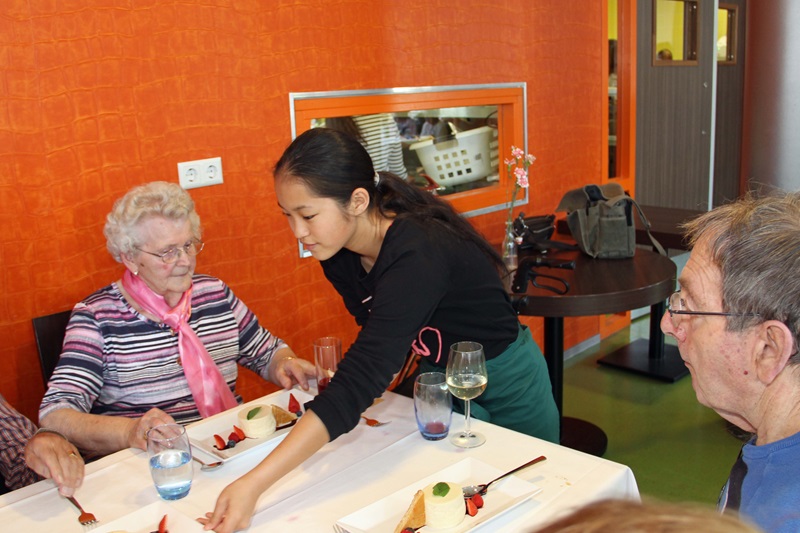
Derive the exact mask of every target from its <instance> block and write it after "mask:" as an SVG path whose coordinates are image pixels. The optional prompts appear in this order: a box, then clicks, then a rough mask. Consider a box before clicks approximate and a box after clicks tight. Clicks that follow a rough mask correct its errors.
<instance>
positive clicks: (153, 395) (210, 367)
mask: <svg viewBox="0 0 800 533" xmlns="http://www.w3.org/2000/svg"><path fill="white" fill-rule="evenodd" d="M105 235H106V240H107V247H108V250H109V252H110V253H111V255H112V256H113V257H114V259H115V260H117V261H118V262H120V263H122V264H123V265H124V266H125V270H124V272H123V274H122V277H121V279H119V280H118V281H116V282H114V283H112V284H110V285H108V286H106V287H104V288H102V289H100V290H98V291H96V292H95V293H94V294H92V295H90V296H88V297H87V298H86V299H84V300H83V301H82V302H80V303H78V304H77V305H76V306H75V308H74V309H73V311H72V316H71V317H70V320H69V324H68V325H67V331H66V337H65V339H64V347H63V350H62V353H61V357H60V359H59V362H58V365H57V366H56V369H55V371H54V372H53V375H52V377H51V378H50V382H49V383H48V389H47V392H46V394H45V397H44V399H43V400H42V404H41V406H40V409H39V420H40V422H41V425H42V426H43V427H45V428H48V429H52V430H56V431H58V432H59V433H61V434H63V435H65V436H66V437H67V438H68V439H69V440H70V441H71V442H72V443H74V444H75V445H77V446H78V447H79V448H80V449H82V450H87V451H90V452H91V453H93V454H107V453H111V452H114V451H117V450H120V449H123V448H128V447H136V448H142V449H145V447H146V440H145V439H146V432H147V430H148V429H150V428H152V427H154V426H156V425H159V424H164V423H172V422H174V421H176V422H178V423H181V424H186V423H189V422H193V421H195V420H199V419H200V418H205V417H208V416H211V415H214V414H216V413H219V412H221V411H224V410H226V409H230V408H232V407H235V406H236V405H238V404H239V403H241V401H242V399H241V397H239V396H238V395H236V394H235V392H234V387H235V385H236V378H237V365H242V366H244V367H246V368H249V369H251V370H253V371H254V372H256V373H257V374H259V375H261V376H262V377H263V378H265V379H268V380H270V381H272V382H273V383H275V384H278V385H280V386H283V387H285V388H290V387H292V386H293V385H294V384H296V383H299V384H300V386H302V387H303V388H306V389H307V388H308V382H307V378H308V377H310V376H313V375H314V367H313V365H311V363H309V362H307V361H304V360H302V359H298V358H296V357H295V356H294V352H292V350H291V348H289V347H288V346H287V345H286V343H284V342H283V341H282V340H281V339H279V338H277V337H276V336H274V335H273V334H271V333H270V332H269V331H268V330H266V329H265V328H264V327H262V326H261V325H259V323H258V320H257V318H256V316H255V315H254V314H253V313H252V312H251V311H250V310H249V309H248V308H247V306H246V305H245V304H244V302H242V301H241V300H239V299H238V298H237V297H236V296H235V295H234V294H233V292H232V291H231V289H230V288H229V287H228V286H227V285H225V283H223V282H222V281H221V280H219V279H217V278H214V277H211V276H207V275H202V274H196V273H195V267H196V264H197V259H196V257H197V254H198V253H200V251H201V250H203V241H202V240H201V239H200V237H201V235H200V217H199V216H198V215H197V213H196V212H195V208H194V202H193V201H192V199H191V197H190V196H189V194H188V193H187V192H186V191H184V190H183V189H181V188H180V186H178V185H177V184H174V183H166V182H153V183H148V184H146V185H142V186H139V187H136V188H134V189H132V190H131V191H130V192H128V193H127V194H126V195H125V196H124V197H123V198H121V199H119V200H118V201H117V202H116V203H115V204H114V207H113V209H112V211H111V213H110V214H109V215H108V217H107V220H106V225H105Z"/></svg>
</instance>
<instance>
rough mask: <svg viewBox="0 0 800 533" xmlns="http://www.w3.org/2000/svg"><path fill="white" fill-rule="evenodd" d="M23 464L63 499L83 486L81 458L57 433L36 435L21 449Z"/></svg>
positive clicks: (73, 447)
mask: <svg viewBox="0 0 800 533" xmlns="http://www.w3.org/2000/svg"><path fill="white" fill-rule="evenodd" d="M25 463H26V464H27V465H28V467H29V468H30V469H31V470H33V471H34V472H36V473H37V474H39V475H40V476H42V477H45V478H50V479H52V480H53V481H54V482H55V484H56V485H57V486H58V492H59V493H60V494H61V495H63V496H72V494H73V493H74V492H75V489H77V488H78V487H80V486H81V483H83V467H84V464H83V458H82V457H81V455H80V453H79V452H78V450H77V449H76V448H75V446H73V445H72V444H71V443H70V442H69V441H68V440H67V439H66V438H64V437H63V436H61V435H60V434H58V433H54V432H46V433H37V434H36V435H34V436H33V437H31V439H30V440H29V441H28V444H27V446H25Z"/></svg>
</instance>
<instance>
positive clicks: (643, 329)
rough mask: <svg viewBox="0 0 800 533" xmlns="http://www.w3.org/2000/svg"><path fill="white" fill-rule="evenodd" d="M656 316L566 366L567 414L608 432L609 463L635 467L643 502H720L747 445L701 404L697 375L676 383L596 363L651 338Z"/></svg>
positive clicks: (607, 454) (570, 360)
mask: <svg viewBox="0 0 800 533" xmlns="http://www.w3.org/2000/svg"><path fill="white" fill-rule="evenodd" d="M648 324H649V317H648V316H645V317H643V318H640V319H638V320H636V321H635V322H634V324H633V325H632V326H631V327H630V328H626V329H625V330H623V331H621V332H619V333H617V334H615V335H613V336H612V337H609V338H608V339H605V340H604V341H603V342H601V343H600V344H599V345H596V346H594V347H592V348H590V349H587V350H585V351H584V352H582V353H580V354H578V355H576V356H574V357H572V358H570V359H569V360H568V361H567V362H566V365H565V367H566V369H565V372H564V415H566V416H572V417H576V418H581V419H584V420H588V421H590V422H592V423H594V424H596V425H598V426H600V427H601V428H602V429H603V430H604V431H605V432H606V434H607V435H608V451H607V452H606V454H605V455H604V457H605V458H606V459H609V460H612V461H616V462H618V463H623V464H626V465H628V466H629V467H630V468H631V469H632V470H633V473H634V475H635V476H636V480H637V482H638V484H639V490H640V492H641V494H642V496H643V497H648V496H649V497H655V498H658V499H661V500H667V501H695V502H701V503H708V504H715V503H716V501H717V496H718V495H719V490H720V488H721V487H722V484H723V483H724V482H725V480H726V479H727V476H728V472H729V471H730V468H731V465H732V464H733V463H734V461H735V460H736V456H737V454H738V453H739V448H740V447H741V444H742V443H741V442H740V441H739V440H737V439H736V438H735V437H734V436H732V435H731V434H730V433H729V432H728V431H727V429H726V425H725V421H724V420H723V419H722V418H720V417H719V416H718V415H717V414H716V413H715V412H714V411H712V410H711V409H708V408H706V407H703V406H701V405H700V404H698V403H697V400H696V398H695V394H694V390H693V389H692V382H691V377H690V376H686V377H685V378H683V379H681V380H680V381H678V382H677V383H664V382H660V381H657V380H654V379H650V378H645V377H639V376H636V375H634V374H631V373H628V372H625V371H621V370H617V369H612V368H607V367H602V366H599V365H598V364H597V362H596V361H597V359H598V358H600V357H601V356H603V355H604V354H606V353H609V352H611V351H613V350H614V349H616V348H618V347H619V346H622V345H624V344H627V343H628V342H630V340H631V339H635V338H639V337H646V336H647V335H648V329H647V328H648Z"/></svg>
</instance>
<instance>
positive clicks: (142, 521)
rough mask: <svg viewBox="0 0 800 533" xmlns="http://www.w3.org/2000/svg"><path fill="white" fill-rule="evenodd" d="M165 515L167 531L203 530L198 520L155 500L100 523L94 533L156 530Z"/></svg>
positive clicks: (136, 532)
mask: <svg viewBox="0 0 800 533" xmlns="http://www.w3.org/2000/svg"><path fill="white" fill-rule="evenodd" d="M164 515H167V529H168V530H169V531H175V532H178V531H180V532H181V533H183V532H184V531H185V532H186V533H191V532H192V531H198V532H200V531H203V526H202V525H200V523H199V522H197V521H195V520H193V519H191V518H189V517H188V516H186V515H185V514H183V513H181V512H179V511H176V510H175V509H174V508H173V507H170V506H169V505H168V504H167V503H166V502H162V501H159V502H155V503H151V504H150V505H146V506H144V507H142V508H141V509H139V510H138V511H134V512H132V513H130V514H126V515H125V516H121V517H119V518H117V519H116V520H112V521H111V522H107V523H105V524H100V525H99V527H96V528H93V529H92V531H93V532H94V533H112V532H114V533H117V532H125V533H151V531H158V523H159V522H161V519H162V518H163V517H164Z"/></svg>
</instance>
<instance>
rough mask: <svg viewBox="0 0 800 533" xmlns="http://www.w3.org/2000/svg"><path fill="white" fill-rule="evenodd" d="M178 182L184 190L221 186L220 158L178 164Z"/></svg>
mask: <svg viewBox="0 0 800 533" xmlns="http://www.w3.org/2000/svg"><path fill="white" fill-rule="evenodd" d="M178 181H179V183H180V184H181V187H183V188H184V189H196V188H197V187H205V186H207V185H222V158H221V157H211V158H209V159H198V160H196V161H185V162H183V163H178Z"/></svg>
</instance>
